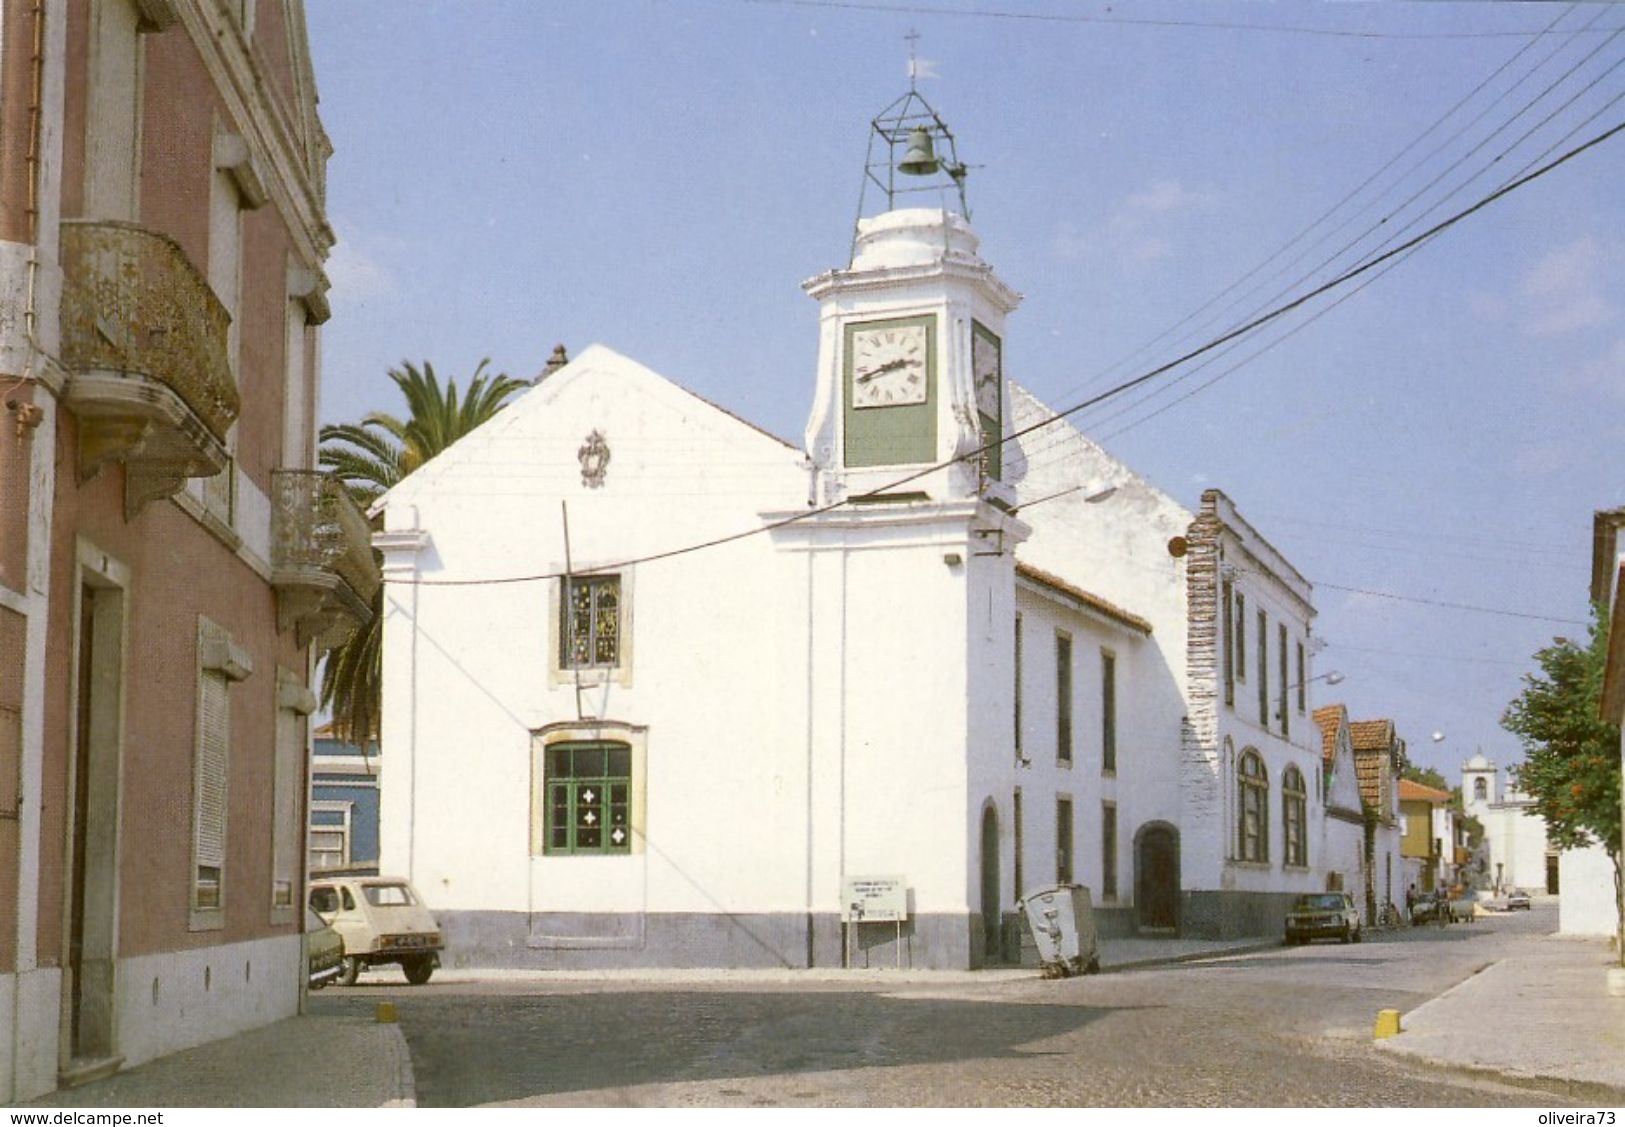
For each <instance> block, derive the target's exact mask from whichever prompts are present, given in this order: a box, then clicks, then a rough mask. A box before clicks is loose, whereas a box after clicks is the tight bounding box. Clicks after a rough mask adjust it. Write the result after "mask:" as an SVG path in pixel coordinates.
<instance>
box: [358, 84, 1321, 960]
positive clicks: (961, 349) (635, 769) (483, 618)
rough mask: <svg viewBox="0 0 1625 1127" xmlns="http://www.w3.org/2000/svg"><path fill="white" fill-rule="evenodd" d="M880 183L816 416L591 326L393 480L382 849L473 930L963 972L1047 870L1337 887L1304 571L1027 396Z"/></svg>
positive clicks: (827, 296)
mask: <svg viewBox="0 0 1625 1127" xmlns="http://www.w3.org/2000/svg"><path fill="white" fill-rule="evenodd" d="M916 97H917V96H916ZM932 120H938V119H934V116H933V119H932ZM939 123H940V122H939ZM899 140H901V138H900V139H899ZM893 202H894V201H893V200H892V199H891V197H890V195H889V194H888V209H887V210H884V211H882V212H881V213H880V214H877V215H874V216H871V217H869V218H866V219H863V220H861V221H860V223H859V228H858V234H857V237H856V239H855V243H854V249H853V255H852V258H851V261H850V263H849V264H848V265H847V266H845V267H843V268H840V269H835V270H831V271H828V272H826V273H824V274H820V275H819V276H817V277H815V278H813V279H811V280H809V281H808V282H806V283H805V284H804V286H803V288H804V289H805V290H806V292H807V293H808V294H809V295H810V296H811V297H812V298H814V299H815V300H816V301H817V303H818V308H819V321H818V325H819V330H818V336H817V354H816V363H813V364H809V367H810V368H811V373H812V379H811V380H810V381H809V385H808V387H807V388H806V392H807V394H808V395H809V397H810V399H811V401H812V407H811V411H810V415H809V419H808V423H807V426H806V432H805V435H804V441H803V443H802V444H801V445H799V446H795V445H791V444H789V443H786V442H784V441H782V440H780V439H778V438H775V437H773V436H771V435H769V434H767V433H765V432H763V431H761V430H759V429H757V428H756V427H754V426H752V425H750V424H749V423H746V422H744V421H742V420H740V419H739V418H737V417H736V416H734V415H732V414H730V413H729V412H728V411H726V410H724V409H722V408H720V407H718V406H716V405H714V404H711V403H709V402H706V401H705V400H703V399H701V398H699V397H697V396H695V395H694V394H692V393H690V392H688V391H686V390H684V389H683V388H681V387H678V386H676V385H675V384H673V383H672V382H671V381H669V380H667V379H665V378H663V377H662V376H660V375H659V374H657V373H655V372H653V371H650V370H649V369H647V368H645V367H643V366H642V365H640V364H638V363H636V362H635V361H633V360H631V359H628V358H627V357H624V356H621V355H619V354H617V353H616V352H614V351H612V350H610V349H609V348H606V347H602V346H597V345H595V346H593V347H591V348H588V349H586V350H585V351H583V352H582V353H581V354H580V355H578V356H577V357H576V358H575V359H574V360H572V361H571V362H569V363H568V364H567V365H566V366H564V367H563V368H562V369H560V370H558V371H556V372H552V373H551V374H548V375H547V376H546V377H545V378H544V379H542V380H540V381H539V382H538V383H537V385H536V386H535V387H533V388H532V389H531V390H529V391H527V392H525V393H523V394H522V395H520V396H519V397H517V398H516V399H515V400H513V401H512V403H511V404H510V405H509V406H508V407H507V408H506V409H505V410H504V411H503V412H502V413H501V414H500V415H499V416H498V417H497V418H495V419H494V420H492V421H491V422H490V423H488V424H486V425H485V426H483V427H481V428H480V429H479V430H478V431H476V432H474V433H473V434H471V435H469V436H467V437H465V438H464V439H463V440H462V441H460V442H459V443H457V444H456V445H455V446H454V447H452V448H451V449H450V450H448V451H447V452H446V453H444V454H442V455H441V456H440V457H438V458H436V459H435V460H433V461H432V462H430V463H428V464H427V465H426V466H424V467H423V468H422V469H420V470H418V471H417V472H416V473H414V474H412V475H411V476H410V477H408V478H407V479H406V480H405V481H403V482H402V483H400V484H399V485H398V486H396V487H395V488H394V489H393V490H391V491H390V492H389V493H388V494H387V495H386V496H385V497H384V498H383V499H382V500H381V501H380V502H379V506H378V507H379V509H380V510H381V512H382V515H383V521H384V527H383V531H381V532H379V533H377V534H376V535H375V540H374V543H375V544H376V546H377V547H378V548H380V549H381V551H382V552H383V555H384V577H385V582H386V595H385V614H386V617H385V622H384V641H383V647H384V651H383V674H384V709H383V729H382V743H383V747H384V749H385V752H386V754H387V756H388V759H389V765H390V767H389V773H388V774H387V775H386V776H385V778H384V781H383V788H382V796H381V820H382V826H381V838H382V840H381V860H380V864H381V867H382V869H383V871H385V872H392V873H400V874H403V875H406V876H409V877H410V878H411V879H412V880H413V881H414V882H415V883H416V885H417V887H418V888H419V889H420V890H421V892H422V893H423V895H424V896H425V897H426V898H427V899H428V900H429V901H430V903H431V904H432V905H433V906H434V908H435V909H436V912H437V914H438V915H439V918H440V920H441V923H442V926H443V928H444V930H445V933H446V940H447V956H446V957H447V960H448V962H450V963H453V964H460V965H485V966H502V965H508V966H538V967H572V966H581V967H595V966H789V967H801V966H813V965H821V966H841V965H866V964H869V963H873V964H875V965H884V966H892V965H899V964H900V965H912V966H917V967H923V966H932V967H972V966H980V965H985V964H987V963H990V962H998V961H1003V960H1006V959H1009V958H1013V957H1015V955H1016V954H1017V951H1018V949H1019V931H1018V929H1017V927H1016V925H1015V921H1016V909H1017V904H1018V902H1019V898H1020V897H1021V896H1022V895H1024V894H1026V893H1029V892H1031V891H1033V890H1034V889H1036V888H1039V887H1042V886H1047V885H1051V884H1055V883H1057V882H1076V883H1079V884H1082V885H1084V886H1086V887H1088V888H1089V889H1090V891H1091V894H1092V898H1093V901H1094V903H1095V905H1096V908H1097V918H1098V919H1099V921H1100V924H1101V927H1102V929H1103V930H1105V931H1107V932H1108V933H1110V932H1118V933H1126V932H1129V931H1141V932H1149V933H1159V934H1176V933H1183V934H1200V935H1237V934H1269V933H1272V932H1273V933H1278V932H1279V930H1280V927H1281V917H1282V914H1283V910H1284V907H1285V905H1286V903H1287V902H1288V901H1289V900H1290V898H1291V896H1292V895H1293V894H1295V893H1298V892H1303V891H1313V890H1319V889H1322V888H1325V887H1327V883H1328V881H1327V869H1326V862H1325V860H1324V857H1323V855H1324V854H1325V853H1326V852H1327V850H1326V848H1325V841H1326V836H1327V833H1328V829H1327V818H1326V814H1325V810H1326V804H1327V788H1326V786H1325V781H1324V776H1323V771H1324V769H1325V766H1326V765H1325V763H1324V761H1323V754H1322V736H1321V733H1320V731H1319V729H1318V728H1317V727H1316V725H1315V724H1314V723H1313V722H1312V717H1311V704H1310V700H1309V692H1308V690H1309V688H1310V682H1311V681H1312V680H1313V674H1312V670H1311V665H1310V663H1311V659H1312V655H1313V652H1314V650H1315V648H1316V647H1315V643H1314V639H1313V638H1312V634H1311V623H1312V620H1313V617H1314V608H1313V604H1312V591H1311V589H1310V585H1309V584H1308V582H1307V581H1306V580H1305V579H1304V578H1303V577H1302V576H1301V575H1299V574H1298V573H1297V572H1296V571H1295V570H1294V569H1293V568H1292V566H1291V565H1290V563H1288V562H1287V560H1286V559H1285V558H1284V557H1283V556H1282V555H1281V554H1280V553H1279V552H1278V551H1276V550H1275V549H1274V548H1273V547H1272V546H1271V545H1270V544H1269V543H1268V541H1266V540H1265V539H1264V537H1263V536H1262V535H1261V534H1260V533H1259V532H1258V531H1256V530H1255V529H1254V528H1253V527H1252V526H1251V525H1250V524H1248V523H1247V522H1246V520H1244V519H1243V518H1242V517H1241V515H1240V513H1239V512H1238V511H1237V509H1236V507H1235V505H1234V504H1233V503H1232V502H1231V501H1230V499H1229V498H1227V497H1226V496H1224V495H1223V494H1222V493H1219V492H1217V491H1209V492H1208V493H1206V494H1204V496H1203V497H1202V499H1201V503H1200V505H1199V507H1198V508H1197V509H1196V510H1194V511H1193V510H1190V509H1187V508H1185V507H1183V506H1181V505H1180V504H1179V503H1177V502H1176V501H1174V500H1173V499H1172V498H1170V497H1169V496H1167V495H1166V494H1164V493H1162V492H1161V491H1160V490H1158V489H1157V488H1156V487H1154V486H1153V485H1151V484H1150V483H1148V482H1146V481H1145V480H1144V479H1142V478H1141V477H1139V476H1138V475H1136V474H1134V473H1133V472H1132V471H1130V470H1129V469H1128V468H1127V467H1125V466H1124V465H1122V464H1121V463H1120V462H1118V461H1116V460H1115V459H1113V458H1112V457H1111V456H1110V455H1108V454H1107V453H1106V452H1105V451H1104V450H1102V449H1101V448H1100V447H1099V446H1097V445H1096V444H1094V443H1093V442H1091V441H1089V440H1088V439H1087V438H1085V437H1084V436H1083V435H1082V434H1080V433H1079V432H1078V431H1077V430H1075V429H1074V428H1072V427H1071V426H1069V425H1068V424H1067V423H1065V422H1064V421H1062V422H1055V423H1052V424H1051V425H1049V426H1047V427H1043V428H1042V429H1030V428H1032V427H1034V426H1035V425H1036V424H1038V423H1040V422H1042V421H1044V420H1045V419H1048V418H1049V417H1050V412H1049V410H1048V408H1046V407H1045V406H1044V405H1043V404H1041V403H1039V402H1038V401H1037V400H1036V399H1035V398H1033V397H1032V396H1031V395H1029V394H1027V393H1026V392H1025V391H1023V390H1022V389H1021V388H1019V387H1018V386H1016V385H1015V384H1013V383H1011V382H1010V381H1009V380H1008V379H1007V378H1006V376H1007V373H1006V371H1005V365H1004V349H1005V341H1006V339H1007V337H1006V318H1007V317H1008V316H1009V315H1010V314H1011V313H1012V312H1013V311H1014V310H1015V309H1016V306H1017V304H1018V302H1019V295H1018V294H1017V293H1016V292H1015V291H1014V290H1012V289H1011V288H1010V287H1009V286H1008V285H1006V284H1005V283H1004V282H1003V281H1002V280H1001V279H1000V278H999V277H998V275H997V274H996V273H995V272H994V270H993V268H992V267H991V266H990V265H989V264H988V263H987V262H986V261H984V260H983V259H982V258H981V256H980V252H979V243H978V239H977V236H976V235H975V233H974V232H973V231H972V229H971V228H970V226H969V224H968V223H967V222H966V220H965V219H964V218H963V217H962V216H961V215H959V214H956V213H954V212H952V211H948V210H943V209H933V208H908V207H895V208H894V207H891V206H890V205H891V204H892V203H893ZM809 343H811V334H809ZM810 352H811V349H809V353H810ZM809 359H811V357H810V356H809ZM786 392H787V393H793V392H794V389H788V388H787V389H786ZM1344 789H1347V785H1346V784H1345V788H1344ZM1338 795H1339V798H1338V801H1340V802H1342V804H1343V805H1345V806H1346V805H1348V804H1349V802H1350V799H1349V798H1348V796H1347V795H1346V794H1343V793H1342V791H1338ZM1344 815H1345V816H1346V815H1347V812H1346V811H1345V812H1344ZM1335 863H1336V865H1337V866H1338V867H1339V868H1343V869H1346V868H1350V867H1351V865H1352V864H1353V862H1352V861H1350V860H1346V859H1339V860H1337V861H1336V862H1335ZM1351 883H1352V882H1351Z"/></svg>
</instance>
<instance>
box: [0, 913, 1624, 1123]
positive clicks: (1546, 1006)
mask: <svg viewBox="0 0 1625 1127" xmlns="http://www.w3.org/2000/svg"><path fill="white" fill-rule="evenodd" d="M1276 946H1279V941H1278V940H1275V941H1266V940H1262V939H1258V938H1253V939H1242V940H1232V941H1206V940H1195V939H1107V940H1103V941H1102V942H1101V963H1102V971H1103V972H1106V973H1110V972H1112V971H1125V970H1131V969H1134V968H1137V967H1146V966H1154V965H1158V964H1165V963H1173V962H1183V961H1188V960H1192V959H1200V958H1210V957H1213V956H1215V955H1224V954H1241V953H1243V952H1247V951H1255V950H1261V949H1265V948H1274V947H1276ZM1608 965H1609V953H1608V950H1607V946H1606V944H1604V943H1602V942H1600V941H1597V940H1575V939H1565V938H1560V937H1556V936H1553V937H1548V938H1546V939H1544V940H1543V941H1542V942H1541V943H1540V944H1538V945H1537V946H1536V947H1535V948H1534V949H1533V950H1532V951H1531V952H1530V953H1529V954H1526V955H1519V956H1516V957H1513V958H1508V959H1503V960H1501V961H1499V962H1496V963H1492V964H1490V966H1488V967H1487V968H1486V969H1485V970H1483V971H1482V972H1480V973H1478V974H1476V975H1474V976H1473V977H1472V978H1469V979H1467V980H1466V981H1464V982H1462V983H1460V984H1459V985H1457V986H1455V987H1453V988H1451V989H1450V990H1448V991H1446V992H1445V993H1443V994H1441V995H1439V996H1438V997H1437V998H1434V999H1432V1000H1431V1001H1429V1002H1427V1003H1425V1004H1423V1005H1422V1006H1419V1007H1418V1008H1416V1009H1415V1010H1412V1011H1410V1012H1408V1013H1406V1014H1404V1015H1403V1017H1402V1027H1403V1029H1404V1032H1403V1033H1401V1034H1400V1035H1399V1036H1397V1037H1392V1038H1389V1039H1387V1040H1385V1041H1379V1042H1377V1045H1378V1046H1379V1047H1380V1048H1381V1049H1383V1050H1384V1051H1388V1052H1394V1053H1399V1054H1402V1055H1405V1056H1411V1057H1415V1058H1418V1059H1420V1060H1422V1061H1425V1062H1427V1063H1429V1064H1434V1065H1440V1066H1444V1067H1447V1068H1456V1069H1470V1070H1475V1071H1483V1072H1491V1073H1496V1074H1500V1075H1502V1076H1505V1077H1508V1078H1511V1079H1513V1080H1514V1081H1516V1080H1537V1079H1538V1080H1542V1081H1556V1082H1559V1083H1564V1084H1571V1085H1579V1086H1582V1087H1584V1088H1588V1089H1589V1088H1595V1087H1598V1086H1603V1087H1608V1088H1611V1089H1615V1090H1616V1091H1617V1092H1618V1093H1625V998H1616V997H1609V996H1608V995H1607V993H1606V991H1605V988H1604V972H1605V971H1606V969H1607V967H1608ZM1036 974H1037V972H1036V971H1034V970H1027V969H1001V970H989V971H896V970H880V969H871V970H859V971H849V970H834V969H831V970H811V971H807V970H777V971H771V970H761V971H755V970H741V971H714V970H707V971H701V970H695V971H684V970H669V971H647V970H645V971H604V972H597V973H586V972H581V973H571V972H562V971H506V972H504V971H470V970H445V971H442V972H440V973H438V974H437V975H436V976H435V977H436V981H441V980H444V981H447V982H459V981H461V982H476V981H482V980H486V981H489V980H507V981H512V980H515V979H524V978H532V979H536V980H539V981H546V980H553V981H559V980H570V981H582V980H584V979H586V980H604V981H610V980H638V981H664V982H683V981H689V982H698V981H713V982H714V981H717V980H718V979H719V978H727V979H729V980H732V981H740V982H753V981H760V982H797V981H799V982H811V981H820V982H833V981H843V980H844V981H848V982H851V981H854V980H858V981H863V982H868V983H873V982H888V981H889V982H903V981H907V982H987V981H997V980H1000V979H1005V980H1009V979H1022V978H1031V977H1033V976H1035V975H1036ZM414 1102H415V1093H414V1089H413V1079H412V1062H411V1058H410V1056H409V1055H408V1053H407V1049H406V1039H405V1037H404V1036H403V1035H402V1033H401V1030H400V1026H399V1025H394V1024H377V1023H375V1022H373V1021H371V1020H368V1019H366V1018H363V1017H354V1016H332V1015H322V1016H308V1015H307V1016H302V1017H296V1018H290V1019H288V1020H287V1021H282V1022H278V1023H277V1024H275V1025H272V1026H268V1027H266V1028H264V1029H258V1030H254V1031H252V1032H249V1033H244V1034H241V1035H240V1036H237V1037H232V1038H228V1039H226V1040H224V1041H217V1042H213V1043H211V1044H208V1045H203V1046H200V1047H198V1048H196V1049H189V1050H187V1051H185V1052H181V1053H175V1054H174V1055H172V1056H168V1057H164V1058H162V1059H160V1060H156V1061H152V1062H150V1063H148V1064H145V1065H142V1066H140V1067H139V1068H133V1069H130V1070H128V1071H126V1072H121V1073H119V1074H117V1075H114V1076H111V1077H109V1078H107V1079H105V1080H100V1081H97V1082H95V1083H93V1084H87V1085H85V1086H84V1087H82V1088H74V1089H70V1090H66V1091H60V1092H56V1093H54V1094H52V1095H50V1096H47V1097H45V1098H43V1099H40V1100H37V1101H35V1102H34V1103H33V1104H32V1105H30V1106H35V1107H79V1108H88V1107H119V1108H126V1109H139V1108H151V1107H381V1106H382V1107H388V1106H397V1107H399V1106H412V1105H413V1103H414Z"/></svg>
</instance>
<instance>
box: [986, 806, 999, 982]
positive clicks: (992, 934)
mask: <svg viewBox="0 0 1625 1127" xmlns="http://www.w3.org/2000/svg"><path fill="white" fill-rule="evenodd" d="M1000 950H1001V940H1000V936H999V815H998V812H997V811H996V810H994V808H993V804H992V803H988V805H986V806H984V807H983V808H982V953H983V955H984V956H985V957H986V958H987V960H988V961H989V962H993V961H996V960H997V959H998V958H999V952H1000Z"/></svg>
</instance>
